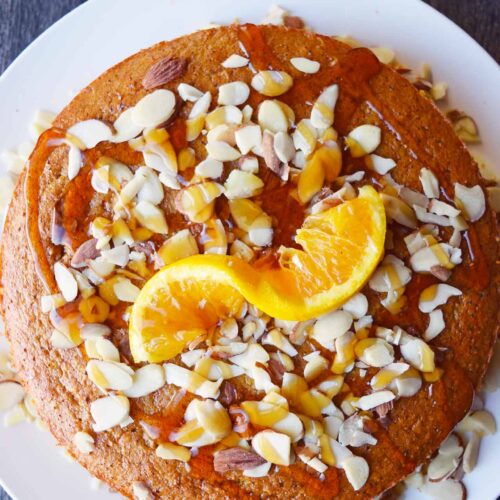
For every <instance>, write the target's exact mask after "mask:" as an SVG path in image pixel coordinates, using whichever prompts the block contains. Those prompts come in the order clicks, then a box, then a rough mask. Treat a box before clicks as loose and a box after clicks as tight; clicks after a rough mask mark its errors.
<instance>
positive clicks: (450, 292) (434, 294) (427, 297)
mask: <svg viewBox="0 0 500 500" xmlns="http://www.w3.org/2000/svg"><path fill="white" fill-rule="evenodd" d="M460 295H462V292H461V291H460V290H459V289H458V288H455V287H453V286H450V285H446V284H443V283H440V284H438V285H431V286H429V287H427V288H426V289H425V290H423V291H422V293H421V294H420V297H419V302H418V308H419V309H420V311H422V312H424V313H430V312H432V311H434V309H436V307H439V306H442V305H444V304H446V303H447V302H448V299H449V298H450V297H459V296H460Z"/></svg>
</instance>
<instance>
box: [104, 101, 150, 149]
mask: <svg viewBox="0 0 500 500" xmlns="http://www.w3.org/2000/svg"><path fill="white" fill-rule="evenodd" d="M133 109H134V108H128V109H126V110H125V111H124V112H123V113H121V114H120V115H119V116H118V118H117V119H116V120H115V122H114V123H113V128H114V129H115V134H114V135H113V137H111V139H110V141H111V142H115V143H120V142H126V141H129V140H130V139H134V137H137V136H138V135H139V134H140V133H141V132H142V131H143V130H144V127H143V126H141V125H137V123H135V122H134V120H133V119H132V113H133Z"/></svg>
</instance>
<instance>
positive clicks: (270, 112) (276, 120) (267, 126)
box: [257, 99, 289, 134]
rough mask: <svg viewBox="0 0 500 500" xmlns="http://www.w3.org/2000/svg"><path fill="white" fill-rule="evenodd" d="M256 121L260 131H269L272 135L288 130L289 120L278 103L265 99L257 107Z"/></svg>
mask: <svg viewBox="0 0 500 500" xmlns="http://www.w3.org/2000/svg"><path fill="white" fill-rule="evenodd" d="M257 121H258V122H259V125H260V126H261V127H262V130H269V131H270V132H272V133H273V134H275V133H276V132H286V131H287V130H288V128H289V119H288V116H287V115H286V113H285V111H284V109H283V106H282V105H281V103H280V101H277V100H275V99H273V100H271V99H266V100H265V101H263V102H262V103H261V104H260V106H259V111H258V115H257Z"/></svg>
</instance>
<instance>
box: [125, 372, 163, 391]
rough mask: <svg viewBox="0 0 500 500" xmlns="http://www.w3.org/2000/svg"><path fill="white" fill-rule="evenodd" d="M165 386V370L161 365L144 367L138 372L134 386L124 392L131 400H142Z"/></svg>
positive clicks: (135, 375)
mask: <svg viewBox="0 0 500 500" xmlns="http://www.w3.org/2000/svg"><path fill="white" fill-rule="evenodd" d="M164 384H165V370H164V369H163V367H161V366H160V365H152V364H151V365H144V366H142V367H141V368H139V369H138V370H136V372H135V374H134V376H133V378H132V385H131V386H130V387H129V388H128V389H126V390H125V391H123V393H124V394H125V396H127V397H129V398H142V397H144V396H147V395H149V394H152V393H153V392H155V391H157V390H158V389H160V388H161V387H163V385H164Z"/></svg>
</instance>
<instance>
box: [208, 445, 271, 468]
mask: <svg viewBox="0 0 500 500" xmlns="http://www.w3.org/2000/svg"><path fill="white" fill-rule="evenodd" d="M265 463H266V461H265V460H264V459H263V458H262V457H260V456H259V455H257V454H255V453H253V452H252V451H249V450H245V449H243V448H240V447H234V448H228V449H226V450H221V451H219V452H217V453H216V454H215V455H214V469H215V470H216V471H217V472H221V473H224V472H228V471H231V470H251V469H255V468H256V467H259V466H260V465H263V464H265Z"/></svg>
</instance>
